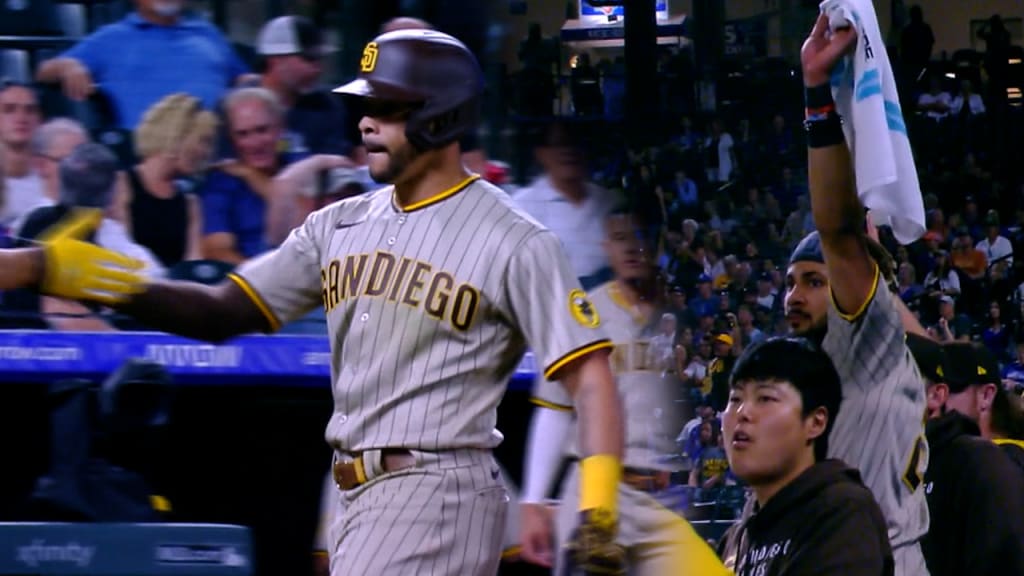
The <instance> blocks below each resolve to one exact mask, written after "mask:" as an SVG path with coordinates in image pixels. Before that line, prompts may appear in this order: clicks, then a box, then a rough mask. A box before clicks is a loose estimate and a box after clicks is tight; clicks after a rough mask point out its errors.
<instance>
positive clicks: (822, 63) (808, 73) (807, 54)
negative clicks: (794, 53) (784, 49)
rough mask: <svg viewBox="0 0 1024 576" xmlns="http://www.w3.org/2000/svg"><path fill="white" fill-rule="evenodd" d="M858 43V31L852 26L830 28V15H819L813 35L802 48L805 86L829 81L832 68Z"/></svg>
mask: <svg viewBox="0 0 1024 576" xmlns="http://www.w3.org/2000/svg"><path fill="white" fill-rule="evenodd" d="M856 43H857V31H856V30H855V29H854V28H853V27H852V26H847V27H846V28H840V29H837V30H830V29H829V25H828V17H827V16H825V15H824V14H820V15H818V21H817V22H815V23H814V29H813V30H811V35H810V36H808V37H807V40H805V41H804V46H803V48H802V49H801V50H800V63H801V65H802V67H803V73H804V86H808V87H812V86H820V85H822V84H825V83H827V82H828V81H829V76H830V75H831V73H832V68H834V67H835V65H836V62H838V61H839V59H840V58H842V57H843V56H844V55H845V54H846V53H847V52H848V51H849V50H850V49H851V48H852V47H853V46H855V45H856Z"/></svg>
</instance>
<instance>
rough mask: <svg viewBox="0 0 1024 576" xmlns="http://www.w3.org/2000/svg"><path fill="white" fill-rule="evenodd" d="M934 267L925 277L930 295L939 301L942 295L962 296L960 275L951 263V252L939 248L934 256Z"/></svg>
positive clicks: (926, 288)
mask: <svg viewBox="0 0 1024 576" xmlns="http://www.w3.org/2000/svg"><path fill="white" fill-rule="evenodd" d="M932 258H933V263H934V268H932V271H931V272H929V273H928V275H927V276H925V277H924V288H925V290H927V291H928V296H930V297H931V298H932V299H933V300H935V301H938V299H939V298H940V297H942V296H949V297H950V298H957V297H959V296H960V277H959V276H957V274H956V270H954V269H953V267H952V266H951V264H950V259H949V253H948V252H946V251H945V250H937V251H935V253H934V254H933V256H932Z"/></svg>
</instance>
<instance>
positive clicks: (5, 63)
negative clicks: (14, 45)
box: [0, 49, 32, 84]
mask: <svg viewBox="0 0 1024 576" xmlns="http://www.w3.org/2000/svg"><path fill="white" fill-rule="evenodd" d="M0 75H2V76H3V77H4V78H6V79H7V80H12V81H14V82H18V83H21V84H28V83H29V82H31V81H32V69H31V63H30V58H29V53H28V51H27V50H13V49H9V50H0Z"/></svg>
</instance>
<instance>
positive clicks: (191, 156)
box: [126, 93, 217, 267]
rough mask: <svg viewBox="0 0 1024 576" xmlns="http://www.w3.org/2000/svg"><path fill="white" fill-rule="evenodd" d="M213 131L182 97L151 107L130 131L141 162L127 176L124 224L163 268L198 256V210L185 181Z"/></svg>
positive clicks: (211, 122) (204, 157) (208, 118)
mask: <svg viewBox="0 0 1024 576" xmlns="http://www.w3.org/2000/svg"><path fill="white" fill-rule="evenodd" d="M216 130H217V117H216V116H215V115H214V114H213V113H212V112H209V111H205V110H203V109H202V108H201V103H200V102H199V100H198V99H196V98H194V97H192V96H189V95H187V94H184V93H179V94H172V95H170V96H167V97H166V98H164V99H163V100H161V101H160V102H158V103H156V104H155V105H154V106H153V107H152V108H150V109H149V111H148V112H146V115H145V116H144V117H143V118H142V122H141V123H140V124H139V127H138V128H137V129H136V130H135V150H136V154H137V156H138V157H139V158H140V159H141V162H140V163H139V164H137V165H136V166H135V167H134V168H133V169H132V170H130V171H129V181H130V182H131V192H130V195H129V199H128V211H127V214H128V219H127V222H126V224H127V225H128V226H129V229H130V230H131V231H132V237H133V238H135V241H136V242H138V243H139V244H141V245H142V246H145V247H146V248H148V249H149V250H150V251H151V252H153V254H155V255H156V257H157V258H159V259H160V262H162V263H163V265H164V266H167V267H172V266H174V265H176V264H178V263H179V262H182V261H184V260H197V259H199V258H200V257H201V254H200V245H199V243H200V238H201V234H202V226H203V219H202V209H201V206H200V204H199V200H198V199H197V198H196V197H195V196H194V195H192V194H190V193H189V192H188V186H187V184H186V179H188V178H191V177H193V176H195V175H196V174H198V173H199V171H200V170H203V169H204V168H206V165H207V163H208V162H209V160H210V156H211V153H212V150H213V143H214V140H215V137H216Z"/></svg>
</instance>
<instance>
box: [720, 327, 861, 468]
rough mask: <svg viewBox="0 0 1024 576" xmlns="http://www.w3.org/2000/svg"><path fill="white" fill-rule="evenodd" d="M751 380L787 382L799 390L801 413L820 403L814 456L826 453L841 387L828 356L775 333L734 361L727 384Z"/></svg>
mask: <svg viewBox="0 0 1024 576" xmlns="http://www.w3.org/2000/svg"><path fill="white" fill-rule="evenodd" d="M752 380H764V381H776V382H788V383H790V384H791V385H792V386H793V387H794V388H796V390H797V391H798V392H799V393H800V401H801V403H802V405H803V406H802V408H801V414H800V415H801V417H803V418H806V417H807V416H808V415H809V414H810V413H811V412H813V411H814V410H816V409H818V408H819V407H824V408H825V410H827V411H828V423H827V424H826V425H825V431H824V432H823V433H822V435H821V436H819V437H818V438H817V439H816V440H815V442H814V458H815V460H817V461H821V460H824V459H825V458H827V457H828V435H829V433H830V432H831V431H832V425H833V424H834V423H835V421H836V415H838V414H839V402H840V401H841V400H842V397H843V394H842V388H841V386H840V383H839V374H838V373H837V372H836V368H835V366H834V365H833V364H832V359H831V358H829V357H828V354H826V353H825V352H823V351H822V350H821V348H819V347H818V346H816V345H815V344H814V343H812V342H811V341H810V340H807V339H806V338H788V337H776V338H768V339H767V340H762V341H761V342H758V343H756V344H754V345H752V346H750V347H749V348H747V350H746V351H745V352H744V353H743V355H742V356H740V358H739V360H737V361H736V365H735V366H734V367H733V369H732V374H730V376H729V386H730V387H731V388H737V387H738V386H740V385H741V384H745V383H747V382H750V381H752Z"/></svg>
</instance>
